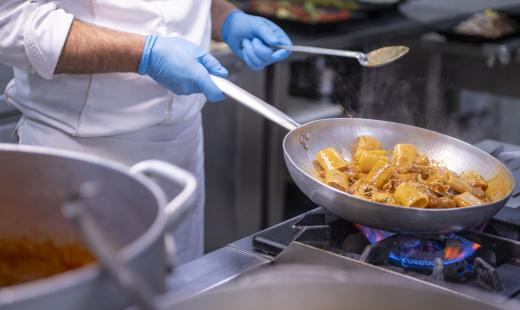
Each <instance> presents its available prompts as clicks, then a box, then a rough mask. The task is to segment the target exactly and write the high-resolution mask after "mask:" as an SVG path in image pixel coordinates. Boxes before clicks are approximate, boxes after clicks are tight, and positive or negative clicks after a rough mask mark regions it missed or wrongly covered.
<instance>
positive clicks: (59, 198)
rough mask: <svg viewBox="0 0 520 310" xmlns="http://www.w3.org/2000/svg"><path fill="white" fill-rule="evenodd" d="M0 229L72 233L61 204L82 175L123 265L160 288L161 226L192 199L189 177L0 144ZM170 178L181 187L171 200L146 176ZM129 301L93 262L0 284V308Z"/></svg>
mask: <svg viewBox="0 0 520 310" xmlns="http://www.w3.org/2000/svg"><path fill="white" fill-rule="evenodd" d="M0 171H1V177H0V235H24V236H28V237H34V238H52V240H55V241H57V242H66V241H74V240H79V237H78V234H76V230H75V228H73V227H72V226H71V224H70V222H69V221H68V220H67V219H66V218H65V217H64V216H63V214H62V208H61V207H62V205H63V204H64V203H65V201H66V200H67V199H68V198H69V197H70V195H72V194H74V193H77V191H78V188H80V186H81V185H82V184H85V183H86V182H91V183H94V184H96V185H97V188H98V189H100V190H99V192H98V193H97V194H96V195H95V196H94V197H92V198H91V199H89V202H88V204H86V207H87V208H88V210H89V213H90V214H91V216H92V217H93V218H94V219H95V221H96V223H97V224H98V226H99V228H100V229H101V230H102V231H103V233H104V234H106V237H107V239H108V240H110V243H111V244H112V245H113V246H114V248H115V249H116V250H117V253H118V254H117V255H119V258H120V259H121V261H122V262H124V263H125V265H126V266H127V267H128V268H129V269H130V270H132V271H134V272H135V273H137V274H138V275H140V277H141V278H142V279H144V280H145V281H146V282H147V283H148V284H149V285H150V286H151V287H152V288H153V290H155V291H156V292H157V293H162V292H164V283H165V281H164V280H165V274H166V272H165V270H166V269H165V268H166V265H167V262H166V256H167V255H166V250H165V246H164V231H165V228H166V226H167V225H168V223H170V224H171V223H172V222H174V221H175V220H176V219H178V218H179V214H180V212H182V211H183V210H185V209H186V206H188V205H189V204H190V202H191V198H192V194H193V192H194V189H195V187H196V181H195V179H194V178H193V177H192V176H191V175H190V174H189V173H187V172H185V171H184V170H181V169H179V168H177V167H175V166H172V165H169V164H167V163H164V162H160V161H147V162H142V163H140V164H137V165H136V166H134V167H133V168H131V169H128V168H126V167H124V166H122V165H119V164H116V163H112V162H109V161H106V160H102V159H98V158H95V157H91V156H86V155H82V154H78V153H72V152H66V151H59V150H50V149H46V148H39V147H28V146H16V145H3V144H0ZM145 174H148V175H155V176H159V177H162V178H164V179H166V180H169V181H171V183H173V184H175V185H176V186H177V187H178V186H181V187H182V188H183V190H182V192H181V193H180V194H179V195H178V196H176V198H175V199H174V200H173V201H171V202H170V203H167V202H166V198H165V197H166V196H165V194H164V193H163V192H162V190H161V189H160V187H159V186H158V185H157V184H156V183H155V182H153V181H152V180H151V179H150V178H148V177H147V176H145ZM127 305H128V300H127V298H125V296H124V295H123V294H122V292H121V291H120V289H119V288H118V287H117V286H115V285H114V284H113V282H112V281H110V280H109V278H108V277H107V276H106V275H105V274H104V273H102V271H101V270H100V268H99V267H98V266H97V265H96V264H90V265H88V266H85V267H83V268H79V269H75V270H72V271H69V272H65V273H61V274H58V275H56V276H52V277H49V278H45V279H41V280H37V281H32V282H27V283H25V284H19V285H15V286H10V287H6V288H3V289H0V308H1V309H17V310H18V309H27V310H29V309H31V310H32V309H120V308H123V307H125V306H127Z"/></svg>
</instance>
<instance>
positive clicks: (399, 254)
mask: <svg viewBox="0 0 520 310" xmlns="http://www.w3.org/2000/svg"><path fill="white" fill-rule="evenodd" d="M504 213H508V214H504ZM504 218H508V219H510V220H504ZM519 240H520V209H513V208H504V209H503V211H501V212H500V213H498V214H497V215H496V216H495V217H494V218H493V219H492V220H490V221H489V222H488V223H486V224H485V225H481V226H480V227H477V228H475V229H474V230H471V231H465V232H460V233H449V234H444V235H432V236H408V235H400V234H393V233H390V232H386V231H381V230H376V229H372V228H369V227H365V226H361V225H357V224H354V223H350V222H348V221H345V220H343V219H340V218H338V217H336V216H335V215H333V214H331V213H329V212H327V211H325V210H323V209H321V208H318V209H316V210H313V211H311V212H309V213H307V214H305V215H303V216H301V217H298V218H296V219H294V220H292V221H289V222H286V223H284V224H283V225H278V226H275V227H273V228H271V229H268V230H265V231H263V232H261V233H259V234H257V235H256V236H254V238H253V247H254V248H255V249H256V250H259V251H262V252H264V253H267V254H269V255H273V256H277V255H279V254H280V253H282V252H291V250H290V248H291V247H299V248H300V249H299V250H301V249H303V248H305V249H307V250H313V251H314V255H313V256H314V257H315V258H316V260H317V261H316V262H317V263H319V262H320V261H323V262H329V263H330V262H331V259H330V258H329V257H327V256H331V257H334V260H335V261H338V260H339V261H341V260H344V261H348V263H349V264H352V263H354V264H355V263H358V265H359V266H357V267H356V268H358V267H359V268H361V269H363V267H366V268H367V270H370V271H374V270H376V271H379V272H389V273H392V274H394V275H402V276H405V277H411V278H413V279H415V280H417V281H420V282H426V283H429V284H431V285H434V286H437V287H441V288H445V289H449V290H451V291H454V292H458V293H462V294H465V295H469V296H471V297H473V298H479V299H482V298H483V296H486V299H489V298H495V299H498V300H504V301H505V300H510V299H518V300H520V241H519ZM293 252H294V251H293ZM307 255H310V254H307ZM300 256H301V255H300ZM298 259H301V257H299V258H294V260H293V261H292V262H295V263H297V262H298ZM372 267H375V268H372Z"/></svg>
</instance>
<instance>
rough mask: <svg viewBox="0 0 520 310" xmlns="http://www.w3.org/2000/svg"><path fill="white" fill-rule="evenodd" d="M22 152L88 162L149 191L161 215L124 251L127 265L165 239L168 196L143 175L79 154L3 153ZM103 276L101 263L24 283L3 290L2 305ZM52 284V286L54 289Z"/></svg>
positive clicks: (14, 148)
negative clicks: (113, 172) (119, 174)
mask: <svg viewBox="0 0 520 310" xmlns="http://www.w3.org/2000/svg"><path fill="white" fill-rule="evenodd" d="M3 151H8V152H22V153H33V154H42V155H51V156H56V157H61V158H67V159H72V160H78V161H83V162H88V163H90V164H94V165H99V166H103V167H105V168H108V169H112V170H115V171H116V172H118V173H121V174H124V175H126V176H127V177H130V178H132V179H134V180H136V181H137V182H138V183H140V184H141V185H143V186H144V187H145V188H147V189H148V190H149V191H150V192H151V194H152V196H153V197H154V198H155V200H156V203H157V209H158V210H157V214H156V217H155V219H154V220H153V222H152V224H151V225H150V226H149V227H148V229H147V230H146V231H145V232H144V233H143V234H142V235H141V236H139V237H138V238H137V239H135V240H133V241H132V242H130V243H129V244H127V245H126V246H125V247H123V248H122V249H121V250H119V251H118V255H119V257H120V258H121V261H122V262H123V263H128V262H129V261H132V260H133V259H135V258H136V257H137V255H139V254H140V253H142V252H143V251H145V250H146V249H147V248H148V247H149V246H150V245H152V244H153V243H154V242H155V240H157V239H158V238H159V237H161V236H162V235H163V233H164V229H165V227H166V219H165V214H164V206H165V205H166V202H167V201H166V196H165V194H164V192H163V191H162V190H161V189H160V188H159V186H158V185H157V184H156V183H154V182H152V181H151V180H150V179H148V178H147V177H145V176H144V175H141V174H132V173H131V172H130V170H129V167H127V166H124V165H123V164H120V163H117V162H115V161H111V160H108V159H103V158H99V157H96V156H93V155H85V154H82V153H78V152H73V151H68V150H61V149H51V148H47V147H41V146H29V145H16V144H4V143H0V152H3ZM100 274H101V268H100V267H99V265H98V264H97V263H90V264H88V265H86V266H84V267H81V268H77V269H74V270H71V271H67V272H62V273H59V274H57V275H54V276H50V277H47V278H43V279H39V280H34V281H30V282H26V283H21V284H17V285H13V286H8V287H4V288H0V305H4V304H11V303H16V302H18V301H21V300H27V299H33V298H37V297H39V296H44V295H48V294H51V293H53V292H56V291H61V290H64V289H67V288H70V287H73V286H78V285H80V284H82V283H86V282H87V281H90V280H92V279H95V278H97V277H98V276H100ZM51 283H52V285H50V284H51Z"/></svg>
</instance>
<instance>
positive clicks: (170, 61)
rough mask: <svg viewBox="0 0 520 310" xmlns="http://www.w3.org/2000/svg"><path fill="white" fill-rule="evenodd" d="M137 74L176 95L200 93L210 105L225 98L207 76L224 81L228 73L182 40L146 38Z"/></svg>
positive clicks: (192, 45) (212, 58) (211, 58)
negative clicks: (213, 76)
mask: <svg viewBox="0 0 520 310" xmlns="http://www.w3.org/2000/svg"><path fill="white" fill-rule="evenodd" d="M138 72H139V74H142V75H149V76H150V77H152V78H153V79H154V80H155V81H156V82H157V83H159V84H160V85H162V86H164V87H166V88H168V89H169V90H171V91H172V92H173V93H175V94H177V95H191V94H195V93H203V94H204V95H205V96H206V98H207V99H208V100H209V101H220V100H223V99H224V98H225V96H224V94H223V93H222V92H221V91H220V89H219V88H218V87H217V86H216V85H215V83H213V81H212V80H211V78H210V74H213V75H217V76H220V77H227V75H228V71H227V70H226V69H225V68H224V67H222V65H221V64H220V63H219V62H218V60H217V59H215V58H214V57H213V56H211V55H210V54H208V53H207V52H205V51H204V50H202V49H201V48H200V47H199V46H197V45H195V44H193V43H191V42H189V41H187V40H184V39H180V38H172V37H159V36H148V37H146V43H145V46H144V49H143V54H142V57H141V63H140V65H139V71H138Z"/></svg>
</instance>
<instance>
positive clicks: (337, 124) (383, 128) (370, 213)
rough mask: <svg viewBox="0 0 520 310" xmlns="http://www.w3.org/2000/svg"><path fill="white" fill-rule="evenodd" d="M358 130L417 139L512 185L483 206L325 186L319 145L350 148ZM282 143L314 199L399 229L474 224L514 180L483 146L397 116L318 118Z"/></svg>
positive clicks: (388, 143) (443, 156)
mask: <svg viewBox="0 0 520 310" xmlns="http://www.w3.org/2000/svg"><path fill="white" fill-rule="evenodd" d="M306 133H310V135H311V138H310V139H309V140H308V141H307V145H308V146H309V147H308V148H305V147H302V144H301V143H300V137H301V136H302V135H305V134H306ZM359 135H374V136H375V137H377V138H378V139H380V140H381V142H382V144H383V147H384V148H387V149H389V148H392V146H393V145H395V144H397V143H411V144H414V145H416V146H417V148H418V150H419V151H420V152H421V153H424V154H426V155H427V156H428V157H430V158H432V159H435V160H437V161H439V162H442V163H443V164H444V165H446V166H447V167H448V168H449V169H451V170H453V171H455V172H462V171H465V170H477V171H478V172H480V173H481V174H482V175H483V176H484V177H485V178H487V179H489V178H492V177H495V176H497V175H503V176H504V182H507V184H506V186H510V190H508V195H506V196H505V197H503V198H502V199H500V200H499V201H496V202H493V203H489V204H485V205H481V206H472V207H467V208H456V209H443V210H435V209H416V208H406V207H401V206H387V205H382V204H377V203H373V202H370V201H367V200H363V199H360V198H356V197H354V196H352V195H349V194H347V193H344V192H341V191H338V190H336V189H333V188H332V187H328V186H325V185H324V184H323V183H321V181H319V180H318V179H316V178H314V177H313V176H312V173H313V169H314V168H313V165H312V162H313V160H314V157H315V155H316V153H317V152H318V151H319V150H320V149H323V148H325V147H335V148H337V149H341V148H345V147H346V146H348V145H352V144H353V143H354V142H355V140H356V138H357V137H358V136H359ZM283 146H284V157H285V160H286V164H287V167H288V169H289V173H290V174H291V176H292V178H293V180H294V181H295V183H296V184H297V185H298V187H299V188H300V190H302V192H303V193H305V194H306V195H307V196H308V197H309V198H310V199H311V200H312V201H314V202H315V203H316V204H318V205H319V206H322V207H323V208H325V209H327V210H329V211H330V212H332V213H334V214H336V215H338V216H340V217H342V218H344V219H346V220H349V221H351V222H354V223H358V224H362V225H366V226H369V227H374V228H379V229H384V230H388V231H394V232H405V233H416V234H417V233H444V232H450V231H461V230H465V229H468V228H471V227H474V226H476V225H477V224H479V223H482V222H483V221H485V220H486V219H489V218H490V217H492V216H493V215H494V214H495V213H496V212H498V210H500V208H501V207H503V206H504V205H505V203H506V202H507V200H508V199H509V196H510V195H511V190H512V188H513V187H514V184H515V181H514V178H513V176H512V174H511V172H510V171H509V169H507V167H505V166H504V165H503V164H502V163H501V162H500V161H498V160H497V159H495V158H493V157H492V156H490V155H489V154H487V153H485V152H483V151H481V150H480V149H478V148H476V147H474V146H472V145H469V144H467V143H465V142H462V141H459V140H457V139H454V138H451V137H448V136H445V135H443V134H440V133H436V132H433V131H430V130H426V129H421V128H418V127H414V126H409V125H404V124H399V123H393V122H385V121H378V120H370V119H350V118H344V119H329V120H320V121H314V122H311V123H308V124H305V125H303V126H301V127H299V128H297V129H295V130H293V131H291V132H290V133H288V134H287V135H286V137H285V139H284V145H283Z"/></svg>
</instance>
